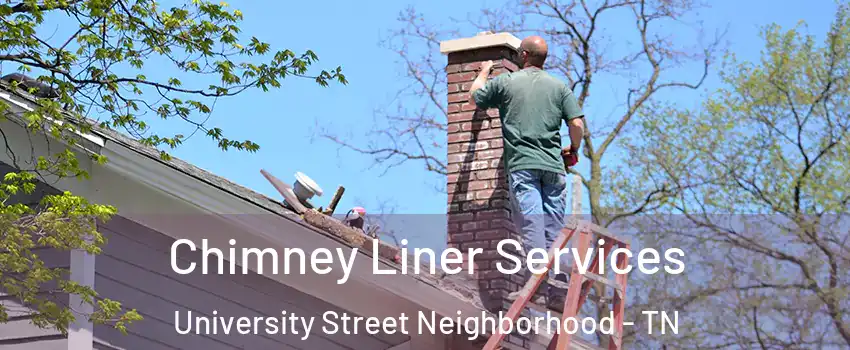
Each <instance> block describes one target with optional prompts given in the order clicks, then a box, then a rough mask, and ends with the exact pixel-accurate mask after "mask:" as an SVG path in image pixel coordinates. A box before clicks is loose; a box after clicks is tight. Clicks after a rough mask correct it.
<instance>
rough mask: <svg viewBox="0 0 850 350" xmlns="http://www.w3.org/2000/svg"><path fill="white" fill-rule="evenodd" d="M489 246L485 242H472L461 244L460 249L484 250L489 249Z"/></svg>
mask: <svg viewBox="0 0 850 350" xmlns="http://www.w3.org/2000/svg"><path fill="white" fill-rule="evenodd" d="M489 246H490V243H489V242H487V241H481V242H478V241H474V242H466V243H461V244H460V249H463V250H468V249H474V248H482V249H484V248H489Z"/></svg>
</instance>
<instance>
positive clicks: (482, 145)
mask: <svg viewBox="0 0 850 350" xmlns="http://www.w3.org/2000/svg"><path fill="white" fill-rule="evenodd" d="M461 127H463V126H461ZM459 146H460V147H461V148H462V150H461V151H464V152H474V151H480V150H485V149H487V148H489V147H490V144H489V143H488V142H487V141H478V142H475V143H472V142H469V143H461V144H460V145H459Z"/></svg>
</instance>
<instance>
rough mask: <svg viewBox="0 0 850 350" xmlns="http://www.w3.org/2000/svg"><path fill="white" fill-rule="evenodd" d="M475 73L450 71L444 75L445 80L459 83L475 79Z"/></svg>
mask: <svg viewBox="0 0 850 350" xmlns="http://www.w3.org/2000/svg"><path fill="white" fill-rule="evenodd" d="M476 75H477V74H476V73H474V72H466V73H452V74H449V75H448V76H447V77H446V81H447V82H448V83H449V84H451V83H460V82H465V81H471V80H473V79H475V76H476Z"/></svg>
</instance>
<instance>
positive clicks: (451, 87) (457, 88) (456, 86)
mask: <svg viewBox="0 0 850 350" xmlns="http://www.w3.org/2000/svg"><path fill="white" fill-rule="evenodd" d="M460 87H461V84H449V86H448V88H447V89H446V91H447V92H448V93H450V94H453V93H455V92H460ZM467 90H469V89H467Z"/></svg>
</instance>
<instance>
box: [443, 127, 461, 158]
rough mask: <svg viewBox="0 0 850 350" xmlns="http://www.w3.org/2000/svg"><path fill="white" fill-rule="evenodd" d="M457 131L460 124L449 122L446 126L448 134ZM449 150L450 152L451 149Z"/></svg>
mask: <svg viewBox="0 0 850 350" xmlns="http://www.w3.org/2000/svg"><path fill="white" fill-rule="evenodd" d="M459 131H460V124H449V126H447V127H446V132H447V133H449V134H451V133H456V132H459ZM449 152H450V153H451V151H449Z"/></svg>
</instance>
